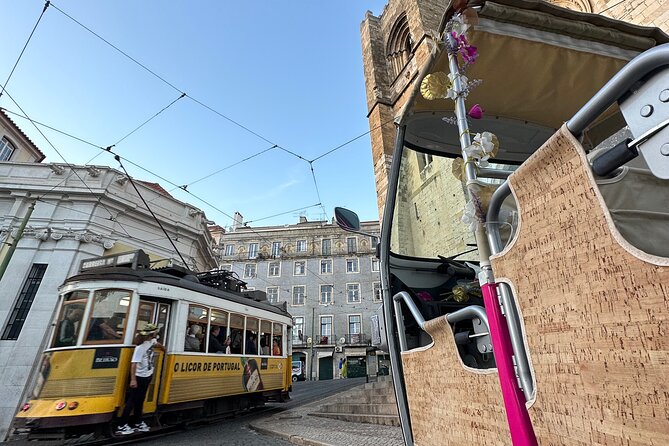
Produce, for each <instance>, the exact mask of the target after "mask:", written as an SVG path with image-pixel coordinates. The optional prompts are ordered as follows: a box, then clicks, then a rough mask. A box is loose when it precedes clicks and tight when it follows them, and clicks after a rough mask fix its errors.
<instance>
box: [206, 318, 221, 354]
mask: <svg viewBox="0 0 669 446" xmlns="http://www.w3.org/2000/svg"><path fill="white" fill-rule="evenodd" d="M220 332H221V327H219V326H217V325H215V326H213V327H211V331H210V332H209V348H208V350H207V352H208V353H225V346H224V345H223V344H221V341H219V340H218V334H219V333H220Z"/></svg>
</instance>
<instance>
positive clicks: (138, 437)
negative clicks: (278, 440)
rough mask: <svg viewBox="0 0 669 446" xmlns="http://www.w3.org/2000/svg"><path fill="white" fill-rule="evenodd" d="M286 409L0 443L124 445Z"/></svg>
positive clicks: (13, 445) (269, 408)
mask: <svg viewBox="0 0 669 446" xmlns="http://www.w3.org/2000/svg"><path fill="white" fill-rule="evenodd" d="M284 410H286V409H285V408H284V407H278V406H262V407H256V408H252V409H250V410H248V411H244V412H239V413H236V414H230V413H228V414H218V415H213V416H210V417H206V418H200V419H197V420H191V421H187V422H184V423H180V424H178V425H169V426H152V427H151V430H150V431H149V432H140V433H134V434H129V435H123V436H121V435H114V434H112V433H111V432H113V429H112V428H111V425H110V426H109V427H110V430H109V431H110V432H109V434H107V435H105V434H96V433H90V434H85V435H82V436H79V437H77V438H65V439H55V438H51V439H49V438H48V437H46V436H45V437H44V438H43V439H40V438H35V437H33V438H20V437H19V438H15V439H12V440H9V441H6V442H0V444H2V445H6V446H28V445H29V446H99V445H108V444H113V445H124V444H133V443H136V442H140V441H146V440H155V439H158V438H161V437H167V436H170V435H174V434H177V433H181V432H187V431H189V430H193V429H198V428H200V427H205V426H209V425H212V424H215V423H220V422H223V421H234V420H240V421H242V420H243V419H244V418H248V417H255V416H261V415H272V414H274V413H277V412H282V411H284Z"/></svg>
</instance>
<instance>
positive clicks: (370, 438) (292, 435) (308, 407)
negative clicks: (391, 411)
mask: <svg viewBox="0 0 669 446" xmlns="http://www.w3.org/2000/svg"><path fill="white" fill-rule="evenodd" d="M337 397H339V395H333V396H331V397H328V398H325V399H322V400H319V401H315V402H313V403H310V404H305V405H303V406H300V407H299V408H297V409H291V410H288V411H286V412H282V413H280V414H276V415H273V416H272V417H270V418H265V419H263V420H258V421H254V422H253V423H252V424H251V426H250V427H251V429H254V430H256V431H258V432H260V433H262V434H267V435H275V436H277V437H280V438H283V439H284V440H287V441H290V442H291V443H293V444H297V445H308V446H378V445H380V444H381V445H383V446H404V440H403V438H402V430H401V429H400V428H399V427H395V426H380V425H377V424H366V423H353V422H349V421H340V420H333V419H329V418H321V417H313V416H310V415H309V414H310V413H312V412H317V411H318V409H319V407H320V406H321V405H323V404H327V403H328V402H331V401H333V400H335V399H337Z"/></svg>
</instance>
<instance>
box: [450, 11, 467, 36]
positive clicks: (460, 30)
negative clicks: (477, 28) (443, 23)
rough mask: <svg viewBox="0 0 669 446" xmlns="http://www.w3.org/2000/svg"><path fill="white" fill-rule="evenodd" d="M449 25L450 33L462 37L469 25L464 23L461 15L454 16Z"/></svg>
mask: <svg viewBox="0 0 669 446" xmlns="http://www.w3.org/2000/svg"><path fill="white" fill-rule="evenodd" d="M450 25H451V26H450V30H451V32H452V33H453V34H456V35H464V34H465V33H466V32H467V30H468V29H469V24H467V23H465V18H464V16H463V15H462V14H456V15H454V16H453V18H452V19H451V23H450Z"/></svg>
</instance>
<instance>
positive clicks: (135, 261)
mask: <svg viewBox="0 0 669 446" xmlns="http://www.w3.org/2000/svg"><path fill="white" fill-rule="evenodd" d="M112 266H127V267H129V268H132V269H137V268H148V267H149V256H148V255H147V254H146V253H145V252H144V251H142V250H141V249H140V250H137V251H132V252H123V253H119V254H114V255H111V256H103V257H94V258H92V259H84V260H82V261H81V266H80V267H79V271H80V272H84V271H90V270H92V269H97V268H109V267H112Z"/></svg>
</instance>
